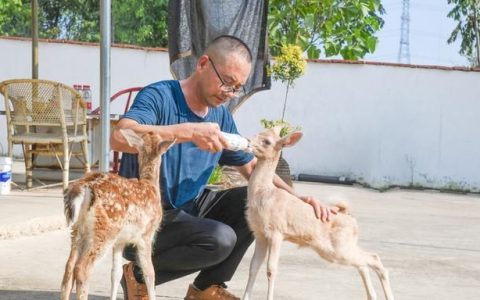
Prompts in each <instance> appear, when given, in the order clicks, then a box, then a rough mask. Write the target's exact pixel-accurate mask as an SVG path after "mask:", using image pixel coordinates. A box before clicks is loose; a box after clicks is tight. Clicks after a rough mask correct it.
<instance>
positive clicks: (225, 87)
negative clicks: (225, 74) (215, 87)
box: [208, 57, 245, 97]
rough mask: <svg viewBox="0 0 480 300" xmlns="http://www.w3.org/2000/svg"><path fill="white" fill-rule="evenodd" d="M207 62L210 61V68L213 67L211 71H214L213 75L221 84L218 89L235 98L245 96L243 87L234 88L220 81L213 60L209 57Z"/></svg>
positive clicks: (220, 77)
mask: <svg viewBox="0 0 480 300" xmlns="http://www.w3.org/2000/svg"><path fill="white" fill-rule="evenodd" d="M208 61H210V63H211V64H212V67H213V71H215V74H216V75H217V77H218V79H219V80H220V82H221V83H222V84H221V85H220V86H219V88H220V89H221V90H222V91H223V92H224V93H227V94H228V93H232V94H234V95H235V96H237V97H238V96H240V95H244V94H245V86H243V85H242V86H241V87H240V88H235V87H233V86H231V85H228V84H226V83H225V81H223V79H222V76H220V73H219V72H218V70H217V68H216V67H215V63H214V62H213V60H212V59H211V58H210V57H209V58H208Z"/></svg>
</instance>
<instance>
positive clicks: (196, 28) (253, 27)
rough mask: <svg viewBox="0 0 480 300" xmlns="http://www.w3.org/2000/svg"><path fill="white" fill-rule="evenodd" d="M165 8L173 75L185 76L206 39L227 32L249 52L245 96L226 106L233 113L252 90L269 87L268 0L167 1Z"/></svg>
mask: <svg viewBox="0 0 480 300" xmlns="http://www.w3.org/2000/svg"><path fill="white" fill-rule="evenodd" d="M168 10H169V22H168V51H169V55H170V68H171V72H172V75H173V76H174V77H175V78H177V79H184V78H186V77H188V76H189V75H190V74H191V73H192V72H193V71H194V69H195V64H196V61H197V58H198V57H199V56H200V55H201V54H202V53H203V51H204V50H205V48H206V47H207V46H208V44H209V43H210V41H212V40H213V39H215V38H216V37H217V36H220V35H224V34H228V35H232V36H235V37H237V38H239V39H241V40H242V41H243V42H245V43H246V44H247V45H248V46H249V48H250V50H251V51H252V55H253V62H252V63H253V70H252V73H251V76H250V78H249V80H248V81H247V83H246V85H245V90H246V95H245V96H243V97H241V98H235V99H232V100H231V101H229V102H228V103H227V104H226V105H227V107H228V109H229V110H230V111H232V112H233V111H235V110H236V109H237V108H238V107H239V106H240V105H241V104H242V103H243V102H244V101H245V100H246V99H248V97H250V96H251V95H252V94H253V93H255V92H257V91H260V90H264V89H270V86H271V81H270V77H269V76H267V72H266V66H267V64H268V63H269V55H268V45H267V35H266V30H267V13H268V0H250V1H249V0H243V1H240V0H229V1H221V0H170V2H169V7H168Z"/></svg>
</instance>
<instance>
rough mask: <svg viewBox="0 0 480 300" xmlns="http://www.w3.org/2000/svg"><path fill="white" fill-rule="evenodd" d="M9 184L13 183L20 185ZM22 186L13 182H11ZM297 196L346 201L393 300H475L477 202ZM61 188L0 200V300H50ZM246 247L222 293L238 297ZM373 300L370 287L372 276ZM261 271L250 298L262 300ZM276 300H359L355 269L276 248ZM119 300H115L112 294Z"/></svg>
mask: <svg viewBox="0 0 480 300" xmlns="http://www.w3.org/2000/svg"><path fill="white" fill-rule="evenodd" d="M16 176H17V178H15V177H14V179H19V178H18V176H19V175H16ZM19 181H21V178H20V179H19ZM295 187H296V189H297V190H298V191H299V193H300V194H304V195H313V196H315V197H317V198H318V199H324V200H330V199H346V200H348V202H349V203H350V206H351V210H352V212H353V215H354V216H355V217H356V218H357V220H358V223H359V226H360V242H359V243H360V245H361V247H363V248H364V249H365V250H368V251H373V252H377V253H378V254H379V255H380V257H381V258H382V261H383V263H384V265H385V266H386V267H387V268H388V269H389V271H390V277H391V282H392V288H393V292H394V295H395V297H396V299H429V298H430V299H436V300H437V299H462V300H467V299H472V300H473V299H479V298H480V237H479V233H480V196H479V195H458V194H447V193H439V192H435V191H408V190H392V191H388V192H383V193H380V192H377V191H373V190H368V189H364V188H360V187H353V186H342V185H327V184H316V183H304V182H302V183H300V182H297V183H295ZM62 201H63V199H62V195H61V189H60V188H52V189H48V190H46V189H43V190H36V191H22V190H19V189H14V190H13V191H12V192H11V193H10V194H9V195H2V196H0V299H1V300H6V299H15V300H18V299H40V300H43V299H58V298H59V290H60V283H61V278H62V276H63V269H64V264H65V262H66V259H67V256H68V252H69V247H70V245H69V231H68V229H67V228H65V225H64V219H63V202H62ZM252 254H253V247H251V248H250V249H249V251H248V253H247V255H246V257H245V258H244V260H243V261H242V263H241V265H240V267H239V270H238V272H237V273H236V275H235V276H234V278H233V279H232V281H231V282H229V283H228V285H229V289H230V290H231V291H232V292H234V293H235V294H237V295H241V294H242V293H243V289H244V287H245V284H246V281H247V277H248V265H249V262H250V258H251V256H252ZM110 264H111V260H110V254H109V255H108V256H107V257H105V258H103V259H102V260H101V261H99V262H98V263H97V265H96V268H95V270H94V272H93V276H92V278H91V284H90V298H89V299H94V300H98V299H107V298H108V297H107V296H108V295H109V288H110V282H109V281H110V279H109V278H110V274H109V270H110ZM371 275H372V279H373V282H374V285H375V289H376V291H377V293H378V295H379V299H383V295H382V291H381V287H380V284H379V281H378V280H377V278H376V277H375V275H374V274H373V272H372V274H371ZM192 280H193V275H192V276H188V277H185V278H182V279H179V280H176V281H172V282H169V283H167V284H163V285H160V286H158V287H157V299H183V297H184V295H185V292H186V289H187V286H188V283H190V282H191V281H192ZM266 290H267V281H266V276H265V267H263V269H262V270H261V273H260V274H259V277H258V279H257V283H256V286H255V291H254V297H253V298H254V299H265V298H266ZM275 292H276V295H275V299H279V300H286V299H295V300H302V299H336V300H342V299H345V300H347V299H348V300H350V299H365V298H366V296H365V292H364V290H363V285H362V283H361V280H360V277H359V275H358V273H357V272H356V270H354V269H353V268H350V267H345V266H339V265H332V264H329V263H326V262H325V261H323V260H322V259H320V258H319V257H318V256H316V255H315V253H314V252H313V251H311V250H308V249H298V247H296V246H295V245H292V244H288V243H284V245H283V248H282V255H281V258H280V266H279V275H278V277H277V283H276V289H275ZM118 299H122V294H121V293H119V295H118Z"/></svg>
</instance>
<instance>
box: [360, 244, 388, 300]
mask: <svg viewBox="0 0 480 300" xmlns="http://www.w3.org/2000/svg"><path fill="white" fill-rule="evenodd" d="M365 255H366V256H367V257H368V266H369V267H370V268H372V269H373V270H374V271H375V273H377V276H378V278H379V279H380V282H381V283H382V288H383V292H384V294H385V298H386V299H387V300H394V298H393V293H392V287H391V286H390V278H389V276H388V270H387V269H385V268H384V267H383V264H382V261H381V260H380V257H379V256H378V255H377V254H376V253H365Z"/></svg>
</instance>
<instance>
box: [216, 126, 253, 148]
mask: <svg viewBox="0 0 480 300" xmlns="http://www.w3.org/2000/svg"><path fill="white" fill-rule="evenodd" d="M222 135H223V137H224V138H225V139H226V140H227V143H228V147H227V149H228V150H231V151H239V150H242V151H248V150H249V146H250V143H249V142H248V140H247V139H246V138H244V137H243V136H241V135H239V134H234V133H227V132H223V131H222Z"/></svg>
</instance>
